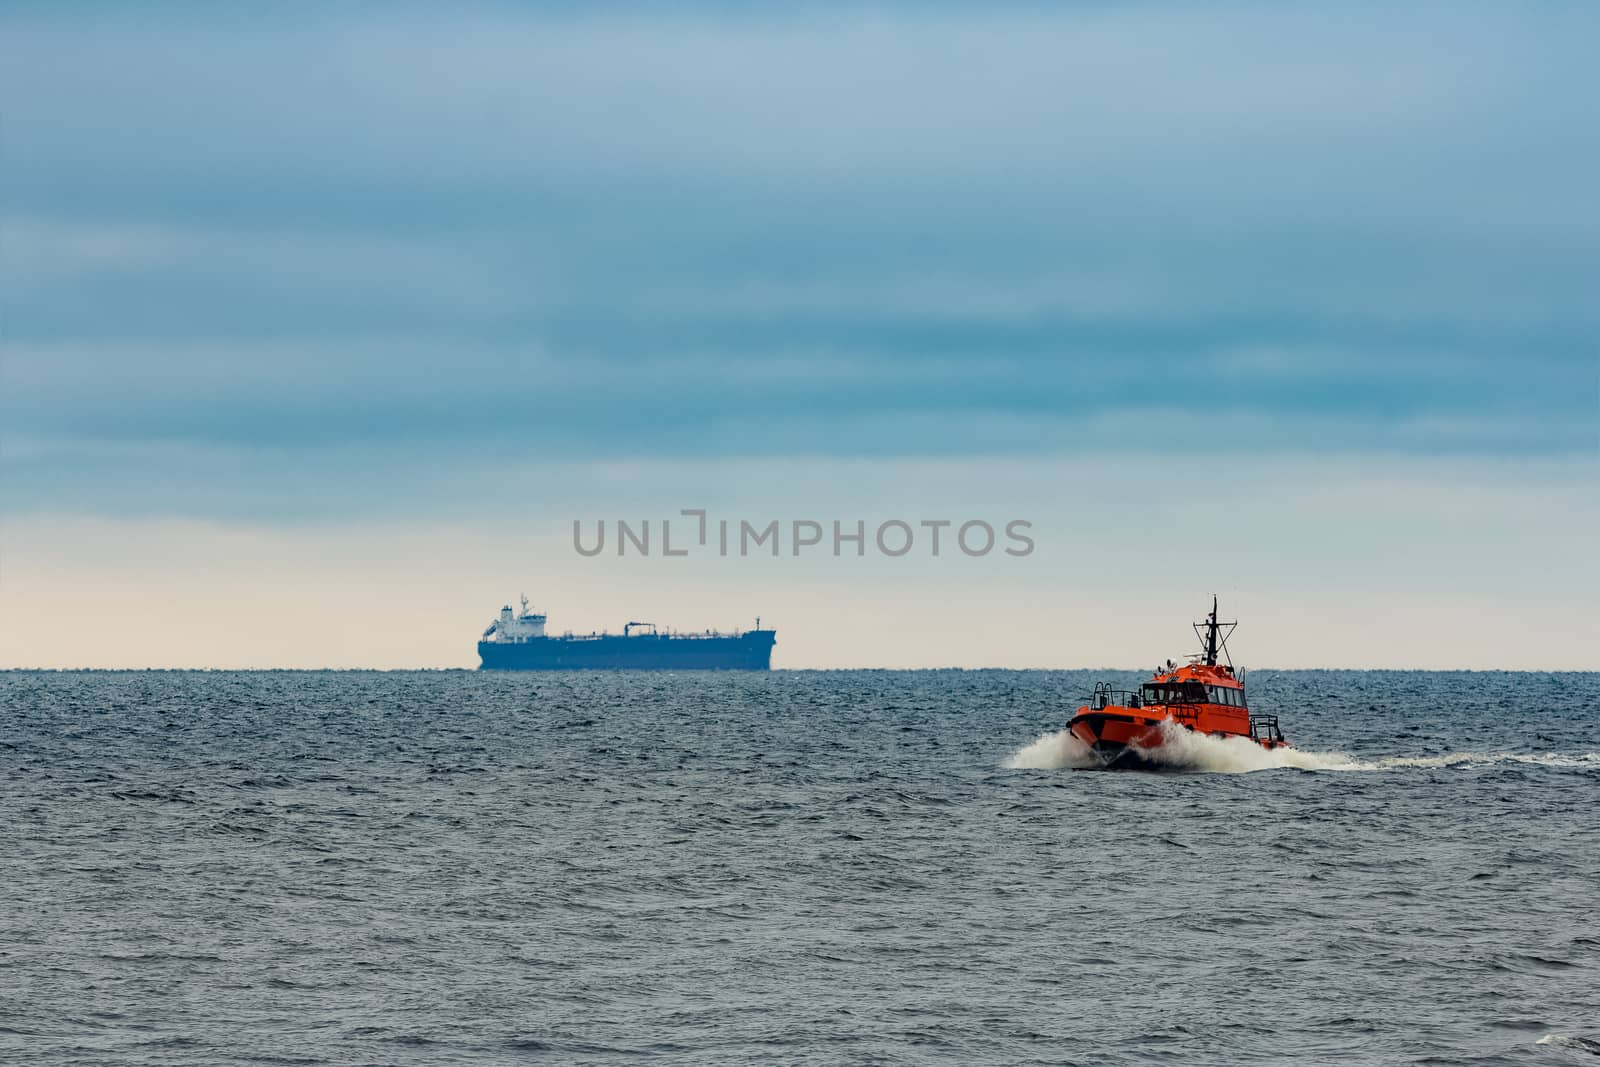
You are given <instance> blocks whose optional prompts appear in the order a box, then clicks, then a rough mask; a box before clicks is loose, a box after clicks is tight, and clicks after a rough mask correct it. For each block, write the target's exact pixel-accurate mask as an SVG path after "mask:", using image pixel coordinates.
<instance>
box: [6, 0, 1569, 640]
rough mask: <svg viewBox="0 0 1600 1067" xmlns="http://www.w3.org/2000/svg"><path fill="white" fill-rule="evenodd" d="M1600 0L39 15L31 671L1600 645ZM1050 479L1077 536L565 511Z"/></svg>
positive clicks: (11, 84) (30, 452)
mask: <svg viewBox="0 0 1600 1067" xmlns="http://www.w3.org/2000/svg"><path fill="white" fill-rule="evenodd" d="M1597 38H1600V11H1597V10H1596V9H1594V8H1592V7H1588V6H1582V5H1518V6H1514V7H1513V6H1507V5H1488V4H1484V5H1475V4H1438V5H1429V4H1419V5H1362V4H1355V5H1350V4H1340V5H1293V6H1290V5H1269V4H1237V5H1230V4H1222V5H1208V6H1205V7H1197V6H1194V5H1182V4H1165V3H1132V4H1114V5H1113V4H1100V3H1081V4H1067V5H1038V6H1022V5H1006V4H995V5H971V6H962V5H954V4H948V5H946V4H937V5H910V4H904V5H897V4H886V5H833V4H821V3H819V4H805V5H792V6H789V5H785V6H782V7H778V6H773V7H768V8H749V7H744V6H734V5H721V4H688V5H677V6H673V7H671V8H670V9H669V8H666V7H664V6H652V5H606V4H599V5H565V4H561V5H510V4H482V5H480V4H463V5H451V6H449V7H447V8H442V7H437V6H423V5H403V4H402V5H382V6H374V5H365V4H346V5H293V4H290V5H274V6H272V7H270V8H265V9H249V8H241V7H218V6H215V5H199V4H195V5H185V4H180V5H166V4H153V5H143V6H141V7H139V8H138V9H136V10H135V9H129V8H125V7H121V6H113V5H104V6H98V5H84V6H72V7H70V8H67V7H60V6H56V5H42V4H41V5H28V4H21V5H9V6H7V7H6V8H5V9H4V11H0V505H3V507H0V666H29V667H75V666H93V667H111V666H132V667H140V666H182V667H188V666H195V667H199V666H213V667H258V666H259V667H268V666H278V667H321V666H333V667H356V666H373V667H425V666H427V667H431V666H440V667H446V666H472V665H474V664H475V663H476V657H475V653H474V647H473V646H474V642H475V640H476V636H477V634H478V633H479V632H481V630H482V629H483V627H484V626H485V625H486V624H487V623H488V621H489V619H490V618H491V616H492V615H493V614H494V613H495V611H496V610H497V609H498V608H499V606H500V605H501V604H502V603H505V602H507V601H509V600H513V599H514V598H515V597H516V596H517V595H519V594H521V593H523V592H526V593H527V594H528V595H529V596H530V597H532V598H533V600H534V602H535V604H536V605H538V606H539V607H540V608H542V609H544V610H546V611H547V612H548V613H549V614H550V618H551V627H552V628H553V629H557V630H561V629H573V630H577V631H583V632H587V631H589V630H594V629H602V628H610V629H612V630H616V629H619V628H620V626H621V624H622V623H623V622H626V621H629V620H631V619H638V618H650V619H653V620H655V621H657V622H660V623H661V624H662V625H667V626H677V627H680V628H683V629H704V628H706V627H708V626H716V627H723V628H731V627H734V626H741V625H746V626H747V625H749V624H750V622H751V621H752V620H753V618H754V617H755V616H756V615H758V614H759V615H761V616H762V617H763V619H764V620H765V622H766V624H768V625H773V626H776V627H777V628H778V631H779V632H778V645H777V649H776V652H775V655H774V665H775V666H779V667H856V666H890V667H930V666H963V667H985V666H1006V667H1096V666H1118V667H1137V666H1144V665H1146V664H1148V663H1153V662H1155V661H1157V660H1161V659H1165V658H1166V657H1167V656H1176V655H1178V654H1180V653H1183V652H1185V651H1187V650H1188V649H1189V648H1190V646H1191V644H1192V643H1193V638H1192V635H1191V634H1190V632H1189V629H1188V624H1189V622H1190V621H1192V619H1195V618H1198V617H1199V616H1200V614H1201V613H1202V611H1203V610H1204V609H1205V608H1206V607H1208V606H1209V598H1210V596H1211V595H1212V594H1213V593H1217V594H1219V595H1220V596H1221V597H1222V599H1223V613H1224V615H1226V616H1229V617H1234V616H1237V617H1238V618H1239V619H1240V621H1241V626H1240V628H1239V631H1238V636H1237V638H1236V639H1235V646H1234V650H1235V654H1236V658H1239V659H1240V660H1241V661H1243V662H1245V663H1247V664H1252V665H1261V666H1281V667H1295V666H1349V667H1366V666H1372V667H1378V666H1382V667H1433V668H1450V667H1476V668H1498V667H1507V668H1525V669H1595V668H1597V667H1600V652H1597V649H1600V612H1597V610H1596V608H1595V604H1596V602H1597V598H1600V567H1597V565H1596V563H1595V552H1594V548H1593V542H1594V533H1593V531H1594V530H1595V529H1597V528H1600V492H1597V488H1600V478H1597V475H1600V301H1597V300H1596V299H1595V296H1594V294H1595V293H1596V292H1600V200H1597V198H1596V197H1595V196H1594V193H1593V190H1594V189H1596V188H1600V140H1597V139H1596V138H1595V137H1594V136H1593V135H1592V129H1593V120H1594V101H1595V100H1596V99H1600V71H1597V69H1596V68H1595V66H1594V64H1593V63H1592V62H1591V61H1590V52H1591V51H1592V50H1591V49H1590V48H1589V42H1592V41H1593V40H1595V39H1597ZM686 508H688V509H693V508H704V509H706V510H707V511H708V513H709V514H710V516H711V517H712V519H713V520H716V519H718V518H726V519H730V520H732V521H733V522H734V524H735V526H736V527H737V523H738V521H739V520H745V521H749V522H751V523H753V524H755V525H757V526H763V525H764V524H765V523H767V522H768V521H771V520H778V521H779V522H780V524H784V525H785V527H786V528H787V524H790V523H792V522H793V521H794V520H812V521H818V522H820V523H822V524H823V525H824V526H825V527H826V526H827V525H828V524H831V523H832V522H833V521H835V520H837V521H840V522H842V523H844V524H845V526H846V527H847V528H850V527H853V524H854V523H855V522H856V521H858V520H859V521H861V522H863V523H864V524H865V525H866V528H867V530H868V531H869V533H868V536H869V539H870V537H871V531H873V530H875V529H876V528H877V526H878V525H879V524H881V523H883V522H886V521H894V520H898V521H904V522H906V523H908V525H910V526H911V527H912V528H913V529H914V530H918V531H920V530H924V529H925V528H924V527H921V526H920V525H919V524H920V523H921V522H922V521H923V520H930V521H950V522H951V523H953V527H952V529H953V528H954V527H959V525H960V524H961V523H963V522H966V521H972V520H982V521H985V522H989V523H991V524H992V525H994V526H995V527H996V528H1003V526H1004V524H1005V523H1006V522H1008V521H1012V520H1022V521H1025V522H1027V523H1028V524H1029V526H1028V529H1029V530H1030V531H1031V536H1032V539H1033V542H1034V545H1035V548H1034V550H1033V551H1032V552H1030V553H1029V554H1027V555H1026V556H1021V557H1017V556H1007V555H1005V554H1004V553H1003V552H1001V551H998V550H997V551H995V552H992V553H989V554H986V555H983V556H978V557H973V556H967V555H965V554H964V553H961V552H959V551H950V550H949V547H948V544H947V545H946V551H945V552H944V553H943V554H941V555H940V556H937V557H935V556H932V555H931V554H930V552H929V551H928V550H927V543H926V540H925V539H924V540H922V541H920V542H919V543H918V544H917V545H916V547H915V548H914V550H913V551H911V552H909V553H907V554H906V555H904V556H899V557H893V556H887V555H885V554H883V553H881V552H878V551H876V550H875V548H876V546H872V547H873V549H874V550H872V551H868V552H866V553H865V554H864V555H863V556H860V557H855V556H852V555H851V554H850V552H849V551H846V552H845V553H844V554H842V555H841V556H838V557H835V556H833V555H832V554H831V552H829V551H826V549H827V547H828V546H827V545H824V546H823V550H822V551H819V552H816V553H813V554H806V553H803V554H802V555H801V556H795V555H793V554H792V552H791V551H790V548H789V545H788V543H787V542H785V544H784V545H783V546H782V550H781V553H780V555H779V556H778V557H777V558H772V557H771V556H769V555H761V554H756V555H753V556H740V555H738V554H734V555H732V556H729V557H722V556H719V555H717V554H715V553H707V552H704V551H700V552H695V553H691V554H690V555H689V556H688V557H683V558H665V557H663V556H661V555H659V553H658V554H656V555H654V556H651V557H645V558H638V557H628V556H624V557H620V558H619V557H618V556H616V555H615V554H614V552H609V551H608V552H606V553H602V554H601V555H599V556H596V557H593V558H589V557H585V556H582V555H580V554H579V553H577V552H575V551H574V548H573V524H574V522H575V521H576V522H579V523H580V524H582V528H583V529H585V530H589V531H592V530H593V529H594V528H595V524H596V523H598V522H599V521H601V520H606V521H607V522H610V523H613V524H614V523H615V521H616V520H618V519H619V518H620V519H626V520H629V521H630V522H634V523H643V522H644V521H646V520H648V521H650V522H651V523H652V524H653V525H654V526H655V528H656V530H657V536H658V537H659V530H660V523H661V522H662V521H663V520H675V522H676V525H675V527H674V533H675V534H677V533H679V532H680V531H681V530H682V529H683V526H682V524H683V523H686V522H688V521H689V520H687V519H685V518H684V517H682V516H681V515H680V513H681V511H682V510H683V509H686Z"/></svg>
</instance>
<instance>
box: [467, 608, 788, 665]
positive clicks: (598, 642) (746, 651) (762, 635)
mask: <svg viewBox="0 0 1600 1067" xmlns="http://www.w3.org/2000/svg"><path fill="white" fill-rule="evenodd" d="M546 621H547V620H546V617H545V615H543V614H542V613H538V612H534V611H531V610H529V608H528V598H527V597H523V598H522V611H521V612H517V611H515V610H513V609H512V607H511V605H510V604H507V605H506V606H505V607H503V608H501V609H500V617H499V618H497V619H495V620H494V622H492V623H490V624H489V628H488V629H487V630H485V631H483V637H482V638H480V639H479V641H478V658H479V659H480V660H482V666H481V668H480V669H482V670H486V671H583V670H602V671H620V670H635V671H766V670H771V669H772V646H773V644H774V643H776V641H777V639H778V631H776V630H763V629H762V628H761V620H760V619H759V618H758V619H756V626H755V629H753V630H739V631H735V632H733V633H719V632H717V631H714V630H706V631H704V632H701V633H682V632H679V631H667V632H663V631H662V630H661V629H660V628H658V627H657V626H656V625H655V624H654V623H648V622H630V623H628V624H627V625H626V626H624V627H623V628H622V632H621V633H620V634H613V633H590V634H574V633H564V634H559V635H550V634H547V633H545V623H546Z"/></svg>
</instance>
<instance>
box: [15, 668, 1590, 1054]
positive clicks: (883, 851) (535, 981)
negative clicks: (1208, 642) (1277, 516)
mask: <svg viewBox="0 0 1600 1067" xmlns="http://www.w3.org/2000/svg"><path fill="white" fill-rule="evenodd" d="M1096 677H1098V676H1096V675H1089V674H1083V673H1055V672H1023V673H1012V672H989V671H984V672H971V673H963V672H913V673H896V672H844V673H811V672H795V673H789V672H780V673H774V674H770V675H700V674H632V675H626V674H610V675H607V674H592V675H520V676H519V675H505V674H499V675H479V674H472V673H460V672H454V673H452V672H446V673H414V674H383V673H372V674H368V673H330V674H320V673H311V674H305V673H104V674H102V673H89V674H49V673H44V674H38V673H12V674H4V675H0V1058H4V1059H6V1060H7V1061H8V1062H16V1063H27V1064H46V1065H48V1064H75V1065H76V1064H234V1063H279V1064H340V1065H344V1064H412V1063H416V1064H435V1063H486V1064H487V1063H520V1062H549V1063H622V1062H629V1061H632V1060H635V1059H652V1060H655V1061H658V1062H662V1063H681V1064H745V1063H780V1064H791V1063H792V1064H839V1063H850V1064H854V1063H861V1064H920V1063H960V1064H968V1063H973V1064H1034V1063H1037V1064H1047V1063H1048V1064H1071V1063H1079V1064H1156V1063H1163V1064H1164V1063H1183V1064H1242V1063H1286V1062H1301V1063H1330V1064H1331V1063H1340V1064H1347V1063H1373V1064H1446V1063H1471V1064H1562V1063H1592V1064H1597V1065H1600V803H1597V801H1600V675H1596V674H1582V675H1578V674H1560V675H1550V674H1498V673H1472V674H1422V673H1387V672H1382V673H1379V672H1373V673H1324V672H1282V673H1268V672H1260V673H1258V674H1256V675H1254V676H1252V677H1250V678H1249V684H1250V689H1251V693H1252V698H1253V703H1254V705H1255V706H1256V710H1258V711H1272V712H1276V713H1278V714H1279V715H1281V716H1282V719H1283V725H1284V728H1285V730H1286V731H1287V733H1288V734H1289V737H1290V739H1291V740H1292V741H1294V742H1295V743H1296V744H1297V745H1298V746H1299V748H1300V749H1301V750H1302V755H1300V756H1297V757H1294V759H1293V762H1296V763H1299V764H1302V765H1303V766H1276V767H1265V768H1264V769H1259V770H1253V771H1250V772H1249V773H1226V772H1228V771H1238V770H1241V769H1242V768H1243V767H1244V766H1255V765H1258V763H1259V761H1252V760H1249V759H1245V758H1243V757H1240V756H1239V754H1238V753H1237V752H1232V751H1230V750H1223V749H1217V750H1204V751H1195V752H1190V753H1188V754H1187V755H1186V756H1185V757H1184V760H1183V761H1182V762H1183V763H1184V767H1185V769H1184V771H1183V772H1182V773H1167V774H1110V773H1096V772H1086V771H1076V770H1072V769H1070V766H1065V765H1063V764H1070V763H1071V762H1072V758H1071V756H1072V754H1071V753H1070V752H1069V751H1067V749H1066V746H1064V745H1063V744H1062V742H1061V741H1060V739H1059V738H1051V737H1045V738H1044V739H1043V740H1042V741H1040V740H1038V739H1039V738H1040V736H1041V735H1044V734H1048V733H1049V732H1051V731H1055V730H1057V729H1059V728H1060V726H1061V724H1062V722H1063V721H1064V719H1065V717H1066V715H1067V714H1068V713H1069V711H1070V709H1071V708H1072V707H1074V706H1075V705H1076V704H1077V703H1079V702H1080V700H1081V698H1082V697H1083V696H1084V695H1085V694H1086V692H1087V690H1088V688H1089V686H1090V684H1091V683H1092V681H1094V680H1095V678H1096ZM1113 677H1114V678H1115V680H1117V681H1119V682H1123V683H1127V682H1132V681H1133V680H1134V676H1132V675H1122V676H1113ZM1036 742H1037V743H1036ZM1306 753H1309V755H1306ZM1018 764H1023V765H1031V766H1017V765H1018ZM1307 768H1311V769H1307ZM1586 1042H1590V1043H1586Z"/></svg>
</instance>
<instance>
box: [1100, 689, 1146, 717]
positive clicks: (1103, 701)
mask: <svg viewBox="0 0 1600 1067" xmlns="http://www.w3.org/2000/svg"><path fill="white" fill-rule="evenodd" d="M1143 706H1144V697H1143V696H1141V695H1140V694H1139V691H1138V690H1137V689H1113V688H1111V683H1110V682H1096V683H1095V684H1094V692H1093V693H1090V694H1089V709H1090V710H1091V711H1103V710H1104V709H1106V708H1108V707H1116V708H1138V707H1143Z"/></svg>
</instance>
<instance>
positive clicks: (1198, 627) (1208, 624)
mask: <svg viewBox="0 0 1600 1067" xmlns="http://www.w3.org/2000/svg"><path fill="white" fill-rule="evenodd" d="M1238 625H1239V624H1238V623H1237V622H1218V621H1217V595H1216V594H1215V593H1213V594H1211V614H1210V615H1207V616H1206V618H1205V621H1204V622H1197V623H1195V624H1194V632H1195V634H1196V636H1198V637H1199V638H1200V647H1201V651H1203V652H1204V653H1205V662H1206V666H1207V667H1215V666H1216V665H1217V653H1218V652H1221V653H1222V655H1223V657H1224V658H1225V659H1227V661H1228V669H1229V670H1232V669H1233V657H1232V656H1229V655H1228V636H1229V635H1230V634H1232V633H1233V628H1234V627H1235V626H1238Z"/></svg>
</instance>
